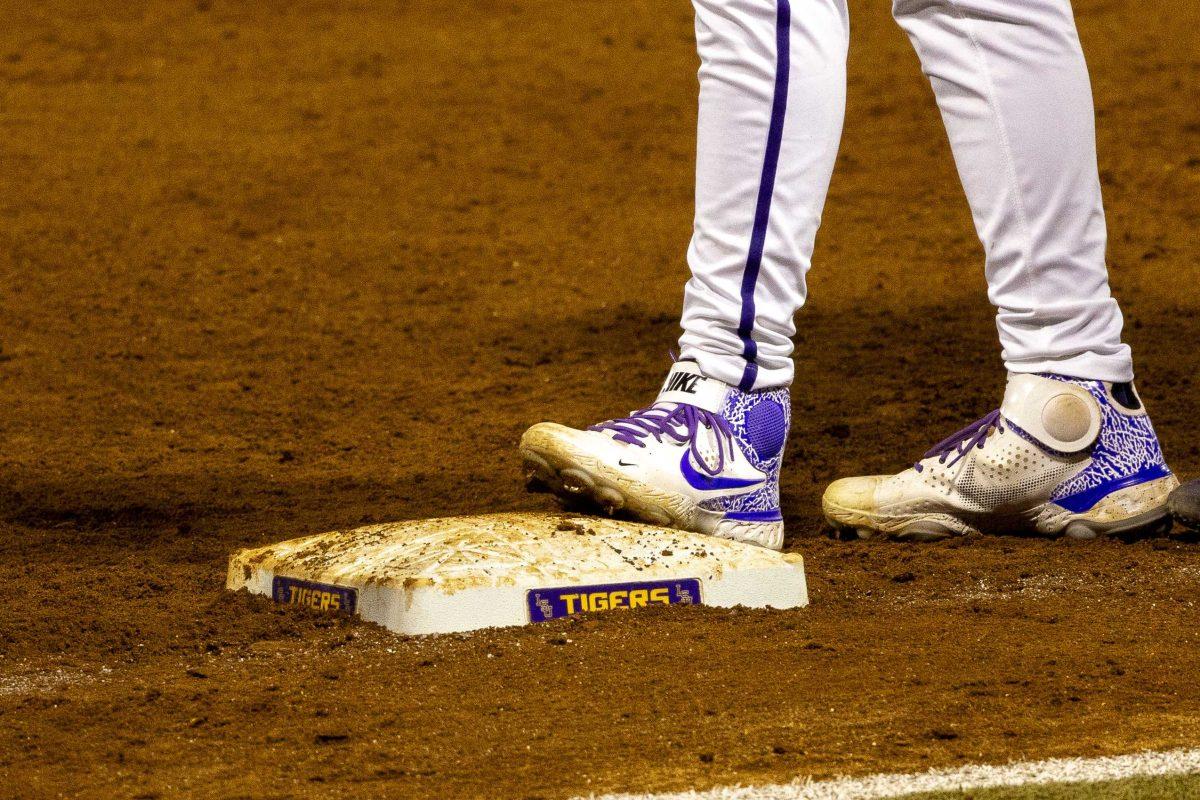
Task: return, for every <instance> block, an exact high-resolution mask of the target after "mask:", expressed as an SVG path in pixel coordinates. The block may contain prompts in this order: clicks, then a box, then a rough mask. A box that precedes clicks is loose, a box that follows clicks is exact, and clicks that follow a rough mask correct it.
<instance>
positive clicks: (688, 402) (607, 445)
mask: <svg viewBox="0 0 1200 800" xmlns="http://www.w3.org/2000/svg"><path fill="white" fill-rule="evenodd" d="M790 417H791V407H790V403H789V398H788V390H787V389H767V390H761V391H755V392H743V391H741V390H740V389H738V388H737V387H735V386H730V385H728V384H725V383H722V382H721V381H718V380H715V379H712V378H707V377H705V376H704V375H703V374H701V372H700V370H699V368H698V366H697V365H696V364H695V363H694V362H692V361H679V362H676V363H675V365H674V366H673V367H672V368H671V371H670V373H669V374H668V375H667V379H666V381H665V382H664V383H663V388H662V391H661V392H659V395H658V399H657V400H656V401H655V402H654V404H653V405H651V406H650V407H648V408H644V409H642V410H640V411H634V412H633V413H631V414H630V415H629V416H628V417H623V418H621V419H614V420H609V421H608V422H602V423H600V424H599V425H593V426H591V427H590V428H588V429H587V430H576V429H574V428H568V427H565V426H563V425H556V424H554V423H551V422H543V423H540V424H538V425H534V426H533V427H532V428H530V429H529V430H527V431H526V432H525V435H524V436H522V437H521V456H522V458H523V459H524V463H525V471H526V474H527V476H528V478H529V481H530V486H531V488H539V487H546V488H548V489H550V490H551V491H552V492H554V493H555V494H557V495H559V496H561V497H564V498H568V499H571V500H574V499H583V500H588V501H591V502H594V503H595V504H597V505H599V506H600V507H601V508H603V509H604V510H606V511H608V512H609V513H612V512H613V511H616V510H618V509H620V510H623V511H625V512H626V513H629V514H631V515H632V516H634V517H636V518H637V519H641V520H645V521H647V522H651V523H653V524H656V525H667V526H671V527H676V528H682V529H685V530H691V531H697V532H699V533H707V534H711V535H713V536H719V537H721V538H724V539H734V540H737V541H740V542H750V543H752V544H757V545H761V546H763V547H769V548H772V549H775V550H778V549H779V548H780V547H782V546H783V517H782V515H781V514H780V512H779V465H780V462H781V461H782V460H783V445H784V442H785V440H786V439H787V431H788V422H789V420H790Z"/></svg>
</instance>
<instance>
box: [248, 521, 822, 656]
mask: <svg viewBox="0 0 1200 800" xmlns="http://www.w3.org/2000/svg"><path fill="white" fill-rule="evenodd" d="M226 586H227V588H229V589H231V590H238V589H247V590H249V591H251V592H253V593H256V594H263V595H269V596H271V597H274V598H275V599H276V600H277V601H279V602H284V603H294V604H299V605H304V606H309V607H312V608H317V609H322V610H327V611H333V612H341V613H349V614H357V615H359V616H361V617H362V618H363V619H366V620H370V621H371V622H376V623H378V624H380V625H382V626H384V627H385V628H388V629H390V630H392V631H396V632H397V633H404V634H426V633H451V632H455V631H468V630H474V629H477V628H488V627H503V626H511V625H523V624H526V623H529V622H541V621H544V620H548V619H554V618H557V617H564V616H570V615H572V614H577V613H580V612H590V611H608V610H614V609H636V608H641V607H648V606H652V605H673V604H701V605H711V606H723V607H731V606H739V605H740V606H749V607H754V608H763V607H768V606H769V607H774V608H796V607H799V606H805V605H807V604H808V590H807V585H806V582H805V578H804V561H803V559H802V558H801V557H800V556H799V555H797V554H794V553H777V552H774V551H771V550H765V549H763V548H761V547H754V546H752V545H746V544H740V543H738V542H732V541H727V540H724V539H716V538H712V537H709V536H703V535H700V534H696V533H689V532H686V531H677V530H672V529H668V528H659V527H654V526H651V525H642V524H638V523H634V522H622V521H617V520H612V519H604V518H597V517H586V516H573V515H566V514H551V513H522V514H489V515H484V516H474V517H447V518H443V519H428V520H414V521H409V522H395V523H389V524H384V525H371V526H368V527H365V528H358V529H355V530H350V531H334V532H332V533H324V534H318V535H316V536H307V537H304V538H301V539H293V540H291V541H286V542H281V543H279V544H274V545H270V546H267V547H260V548H256V549H252V550H243V551H241V552H239V553H237V554H235V555H234V556H233V557H232V558H231V559H230V562H229V572H228V577H227V580H226Z"/></svg>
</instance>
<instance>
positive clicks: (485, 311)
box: [0, 0, 1200, 800]
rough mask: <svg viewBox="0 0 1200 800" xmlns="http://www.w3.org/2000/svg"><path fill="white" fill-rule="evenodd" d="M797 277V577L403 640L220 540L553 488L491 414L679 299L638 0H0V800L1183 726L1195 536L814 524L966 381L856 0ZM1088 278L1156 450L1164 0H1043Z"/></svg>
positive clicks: (893, 55) (549, 386)
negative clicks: (748, 600) (832, 133)
mask: <svg viewBox="0 0 1200 800" xmlns="http://www.w3.org/2000/svg"><path fill="white" fill-rule="evenodd" d="M851 5H852V16H853V37H852V44H851V53H850V60H851V63H850V87H849V88H850V100H849V109H848V113H847V120H846V136H845V141H844V143H843V146H842V150H841V155H840V156H839V159H838V165H837V170H836V173H835V175H834V178H833V184H832V187H831V191H830V198H829V205H828V208H827V211H826V214H825V220H824V226H823V228H822V231H821V234H820V236H819V239H818V244H817V252H816V257H815V264H814V268H813V271H812V273H811V290H812V291H811V301H810V303H809V306H808V307H807V308H805V309H804V310H803V311H802V312H801V314H800V315H799V317H798V325H799V331H800V333H799V335H798V337H797V348H798V357H799V361H798V379H797V383H796V385H795V387H794V388H793V392H792V397H793V412H794V413H793V427H792V432H791V438H790V440H789V442H788V444H787V451H786V463H785V465H784V476H783V504H784V513H785V515H786V522H787V530H788V539H787V542H786V545H785V547H786V548H787V549H788V550H793V551H797V552H801V553H803V555H804V558H805V563H806V567H807V572H808V581H809V590H810V593H811V597H812V605H811V606H810V607H809V608H807V609H804V610H800V611H787V612H782V611H754V612H748V611H744V610H716V609H704V608H691V609H680V608H670V609H663V610H660V611H649V612H646V613H636V614H631V613H619V614H617V613H614V614H609V615H595V616H589V617H584V618H581V619H576V620H571V621H562V622H554V623H548V624H545V625H540V626H533V627H525V628H518V629H510V630H494V631H487V632H482V633H478V634H472V635H466V636H448V637H444V638H437V639H416V638H412V639H410V638H404V637H397V636H393V635H390V634H388V633H386V632H385V631H382V630H380V629H377V628H375V627H373V626H370V625H366V624H362V623H356V622H352V621H347V620H344V619H338V618H331V617H325V616H318V615H313V614H307V613H304V612H301V611H298V610H295V609H288V608H282V607H278V606H276V605H274V604H272V603H271V602H270V601H268V600H266V599H264V598H251V597H248V596H246V595H244V594H243V595H233V594H227V593H226V592H225V591H224V590H223V588H222V584H223V581H224V577H225V564H226V560H227V558H228V556H229V555H230V553H232V552H233V551H235V550H238V549H242V548H246V547H254V546H261V545H264V544H267V543H270V542H274V541H279V540H282V539H286V538H292V537H296V536H301V535H305V534H311V533H318V532H321V531H326V530H332V529H335V528H344V527H353V526H358V525H365V524H369V523H374V522H387V521H392V520H406V519H416V518H421V517H431V516H445V515H450V514H473V513H486V512H497V511H539V510H550V509H552V508H553V504H552V501H551V500H550V499H549V498H547V497H545V496H541V495H529V494H526V493H525V491H524V489H523V486H522V480H521V475H520V459H519V456H518V454H517V451H516V443H517V441H518V439H519V437H520V434H521V432H522V431H523V430H524V428H525V427H526V426H528V425H530V424H532V423H534V422H538V421H541V420H543V419H547V418H553V419H556V420H558V421H561V422H564V423H568V424H574V425H582V424H587V423H591V422H595V421H598V420H600V419H604V418H607V417H611V416H614V415H620V414H624V413H627V412H628V411H629V410H630V409H633V408H637V407H639V406H641V405H644V404H645V403H646V402H648V401H649V400H650V399H651V397H652V396H653V394H654V392H655V391H656V389H657V386H658V383H659V381H660V380H661V378H662V376H663V375H664V374H665V371H666V369H667V365H668V360H667V351H668V349H669V348H671V347H672V346H673V344H674V341H675V338H676V336H677V333H678V328H677V319H678V310H679V305H680V300H681V297H682V285H683V282H684V280H685V278H686V276H687V268H686V265H685V261H684V250H685V246H686V243H687V239H688V236H689V233H690V229H691V213H692V171H693V158H694V153H693V148H694V138H693V137H694V125H695V102H696V90H697V84H696V68H697V62H696V57H695V53H694V49H693V48H694V44H693V35H694V34H693V29H692V16H691V9H690V5H689V4H688V3H687V2H686V0H623V1H622V2H608V1H607V0H582V1H581V2H572V3H563V2H553V0H475V1H474V2H470V3H459V4H453V3H444V2H432V1H431V0H406V1H404V2H400V1H398V0H381V2H372V3H366V2H338V3H334V2H315V1H312V0H306V1H302V2H281V1H280V0H264V2H258V3H234V2H228V1H227V0H191V1H190V2H145V0H142V1H140V2H139V1H138V0H132V1H131V2H124V3H101V2H95V1H94V0H72V1H71V2H65V1H64V0H45V1H44V2H38V3H28V2H15V0H0V20H3V24H0V609H3V611H2V613H0V776H2V782H0V795H9V796H17V797H31V798H41V797H56V796H60V795H61V796H84V797H129V798H132V797H142V798H152V797H162V798H168V797H238V796H253V797H297V798H304V797H313V798H330V797H353V796H390V797H405V798H414V799H415V800H425V799H426V798H428V799H430V800H432V798H439V799H447V798H473V797H506V798H508V797H511V798H546V799H547V800H557V799H558V798H567V797H571V796H575V795H581V794H584V795H585V794H588V793H593V792H595V793H604V792H618V791H624V792H628V791H636V792H662V791H672V790H684V789H707V788H710V787H713V786H724V785H732V784H737V783H742V784H768V783H781V782H788V781H791V780H793V779H795V778H797V777H806V776H812V777H813V778H815V779H826V778H833V777H837V776H849V777H854V776H864V775H870V774H875V773H881V772H890V773H903V772H922V771H925V770H928V769H932V768H952V767H959V766H963V765H966V764H971V763H991V764H1002V763H1006V762H1009V761H1014V760H1040V759H1046V758H1058V757H1076V756H1089V757H1090V756H1099V755H1115V754H1124V753H1131V752H1139V751H1145V750H1161V749H1170V748H1180V747H1194V746H1196V745H1197V742H1198V739H1200V688H1198V684H1197V681H1196V674H1197V667H1198V666H1200V607H1198V605H1197V604H1198V602H1200V545H1197V544H1193V543H1188V542H1183V541H1176V540H1167V539H1164V540H1158V541H1145V542H1139V543H1134V544H1124V543H1121V542H1106V541H1100V542H1092V543H1077V542H1066V541H1040V540H1035V539H1026V538H1019V537H1012V538H995V539H978V538H972V539H966V540H959V541H951V542H947V543H944V544H938V545H933V546H915V545H912V546H909V545H897V544H888V543H843V542H838V541H834V540H832V539H830V538H828V537H827V536H826V535H825V532H824V531H823V529H822V526H821V523H820V519H819V513H818V501H819V497H820V493H821V491H822V489H823V488H824V486H825V485H826V484H827V483H828V482H829V481H830V480H832V479H834V478H835V477H837V476H841V475H845V474H864V473H875V472H883V471H892V470H898V469H900V468H902V467H903V466H904V465H906V464H907V463H909V462H911V461H913V460H915V459H916V458H917V457H919V456H920V454H921V453H922V452H924V451H925V449H926V448H928V447H929V446H930V445H931V444H933V443H934V442H936V441H937V440H939V439H941V438H943V437H944V436H946V435H947V434H949V433H952V432H953V431H955V430H957V429H959V428H960V427H961V426H962V425H963V424H965V423H967V422H970V421H971V420H973V419H976V418H978V417H979V416H982V415H983V414H985V413H987V412H988V411H991V410H992V409H993V408H994V407H995V406H996V404H997V403H998V401H999V399H1000V395H1001V390H1002V386H1003V382H1004V374H1003V371H1002V368H1001V362H1000V359H999V352H998V346H997V344H996V339H995V330H994V326H993V322H992V312H991V309H990V308H989V307H988V304H987V300H986V297H985V287H984V281H983V275H982V254H981V251H980V247H979V245H978V243H977V241H976V238H975V235H974V232H973V230H972V226H971V220H970V216H969V213H968V209H967V205H966V202H965V200H964V199H963V197H962V194H961V190H960V188H959V186H958V182H957V178H956V175H955V171H954V165H953V163H952V160H951V158H950V153H949V148H948V145H947V142H946V137H945V134H944V132H943V130H942V128H941V124H940V122H939V120H938V116H937V111H936V109H935V107H934V103H933V98H932V95H931V92H930V91H929V88H928V85H927V83H926V81H925V79H924V78H923V77H922V76H921V74H920V71H919V67H918V63H917V59H916V57H915V55H914V54H913V53H912V51H911V48H910V46H909V44H908V42H907V40H906V39H905V38H904V36H903V35H902V34H901V33H900V31H899V30H898V29H897V28H896V26H895V25H894V23H893V22H892V20H891V19H890V17H889V8H888V5H889V4H888V3H887V2H885V1H884V0H879V1H878V2H876V0H871V2H866V0H857V1H856V2H852V3H851ZM1075 7H1076V11H1077V13H1078V17H1079V27H1080V32H1081V37H1082V40H1083V44H1084V49H1085V51H1086V53H1087V55H1088V58H1089V62H1090V65H1091V69H1092V77H1093V82H1094V88H1095V94H1096V105H1097V113H1098V135H1099V153H1100V167H1101V174H1102V178H1103V182H1104V191H1105V196H1106V199H1107V205H1108V208H1107V216H1108V223H1109V227H1110V231H1111V243H1110V248H1109V259H1110V264H1111V268H1112V284H1113V289H1114V291H1115V292H1116V293H1117V295H1118V296H1119V297H1120V299H1121V301H1122V304H1123V309H1124V312H1125V316H1126V332H1127V338H1128V341H1129V342H1130V344H1131V345H1132V346H1133V349H1134V353H1135V357H1136V362H1137V369H1138V378H1139V387H1140V390H1141V393H1142V396H1143V398H1144V400H1145V401H1146V404H1147V405H1148V407H1149V409H1150V411H1151V413H1152V415H1153V418H1154V421H1155V424H1156V426H1157V428H1158V431H1159V433H1160V435H1161V438H1162V441H1163V444H1164V447H1165V450H1166V453H1167V457H1168V459H1169V461H1170V463H1171V464H1172V465H1173V466H1174V468H1175V469H1176V470H1177V471H1178V472H1179V473H1180V475H1181V477H1185V478H1188V477H1195V476H1197V475H1200V426H1197V419H1198V415H1197V409H1198V405H1200V398H1198V396H1197V388H1198V386H1197V381H1198V380H1200V379H1198V378H1197V375H1198V374H1200V348H1197V346H1196V341H1197V333H1198V331H1200V292H1198V291H1197V287H1198V286H1200V252H1198V244H1197V230H1198V229H1200V208H1198V207H1197V204H1196V197H1197V195H1198V193H1200V106H1198V105H1197V104H1196V102H1195V98H1196V97H1197V96H1200V53H1198V45H1197V37H1196V31H1197V30H1200V6H1197V4H1196V3H1194V2H1190V0H1167V1H1166V2H1161V3H1149V4H1147V3H1123V2H1109V1H1108V0H1078V2H1076V3H1075Z"/></svg>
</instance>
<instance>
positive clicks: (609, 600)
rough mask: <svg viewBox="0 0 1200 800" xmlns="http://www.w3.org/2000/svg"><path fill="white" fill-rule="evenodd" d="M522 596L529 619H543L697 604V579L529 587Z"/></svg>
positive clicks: (533, 620)
mask: <svg viewBox="0 0 1200 800" xmlns="http://www.w3.org/2000/svg"><path fill="white" fill-rule="evenodd" d="M525 599H526V601H527V602H528V604H529V621H530V622H545V621H546V620H548V619H557V618H558V617H569V616H571V615H572V614H578V613H580V612H583V611H609V610H611V609H614V608H646V607H647V606H656V605H663V606H668V605H674V604H679V605H701V600H700V581H698V580H696V579H695V578H684V579H681V580H674V581H644V582H637V583H611V584H602V585H598V586H561V587H554V588H548V589H530V590H529V591H528V592H527V593H526V594H525Z"/></svg>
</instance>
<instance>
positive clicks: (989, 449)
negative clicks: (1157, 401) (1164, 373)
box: [822, 374, 1179, 540]
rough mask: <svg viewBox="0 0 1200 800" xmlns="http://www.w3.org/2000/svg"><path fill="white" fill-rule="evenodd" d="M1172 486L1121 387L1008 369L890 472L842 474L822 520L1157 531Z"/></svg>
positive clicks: (866, 529)
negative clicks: (1001, 387) (962, 423)
mask: <svg viewBox="0 0 1200 800" xmlns="http://www.w3.org/2000/svg"><path fill="white" fill-rule="evenodd" d="M1178 485H1179V482H1178V481H1177V480H1176V479H1175V476H1174V475H1173V474H1171V471H1170V470H1169V469H1168V468H1167V465H1166V462H1165V461H1164V460H1163V454H1162V449H1161V448H1160V447H1159V444H1158V437H1157V436H1155V434H1154V427H1153V426H1152V425H1151V424H1150V418H1149V417H1148V416H1147V415H1146V411H1145V409H1144V408H1143V407H1142V403H1141V401H1140V400H1139V399H1138V396H1137V393H1136V392H1135V391H1134V388H1133V385H1132V384H1128V383H1125V384H1111V383H1104V382H1101V381H1087V380H1078V379H1074V378H1064V377H1061V376H1057V375H1019V374H1014V375H1010V376H1009V379H1008V389H1007V391H1006V392H1005V395H1004V403H1003V405H1002V406H1001V407H1000V409H999V410H997V411H993V412H992V413H991V414H988V415H987V416H986V417H984V418H983V419H981V420H979V421H978V422H975V423H973V424H972V425H970V426H968V427H967V428H965V429H963V430H962V431H960V432H959V433H957V434H955V435H954V436H951V437H950V438H949V439H946V440H945V441H943V442H941V443H940V444H938V445H936V446H935V447H934V448H933V449H932V450H930V451H929V452H928V453H926V454H925V456H924V457H923V458H922V459H921V461H919V462H918V463H917V464H915V465H914V466H913V467H912V468H911V469H907V470H905V471H904V472H901V473H900V474H899V475H878V476H871V477H862V478H843V479H841V480H838V481H835V482H834V483H833V484H831V485H830V486H829V488H828V489H827V490H826V491H825V497H824V498H823V500H822V506H823V510H824V512H825V518H826V520H828V522H829V523H830V524H831V525H833V526H834V527H835V528H839V529H848V530H854V531H856V532H857V533H858V535H859V536H860V537H862V538H867V537H869V536H871V535H873V534H876V533H881V534H884V535H886V536H890V537H893V538H898V539H911V540H931V539H941V538H945V537H947V536H953V535H959V534H965V533H972V532H985V533H1033V534H1041V535H1045V536H1057V535H1059V534H1063V533H1065V534H1067V535H1068V536H1073V537H1075V538H1080V539H1090V538H1093V537H1095V536H1096V535H1098V534H1121V535H1125V536H1132V535H1135V534H1150V533H1155V532H1159V531H1165V530H1169V528H1170V516H1169V509H1168V506H1167V498H1168V497H1169V496H1170V494H1171V491H1172V490H1173V489H1174V488H1175V487H1176V486H1178Z"/></svg>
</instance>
